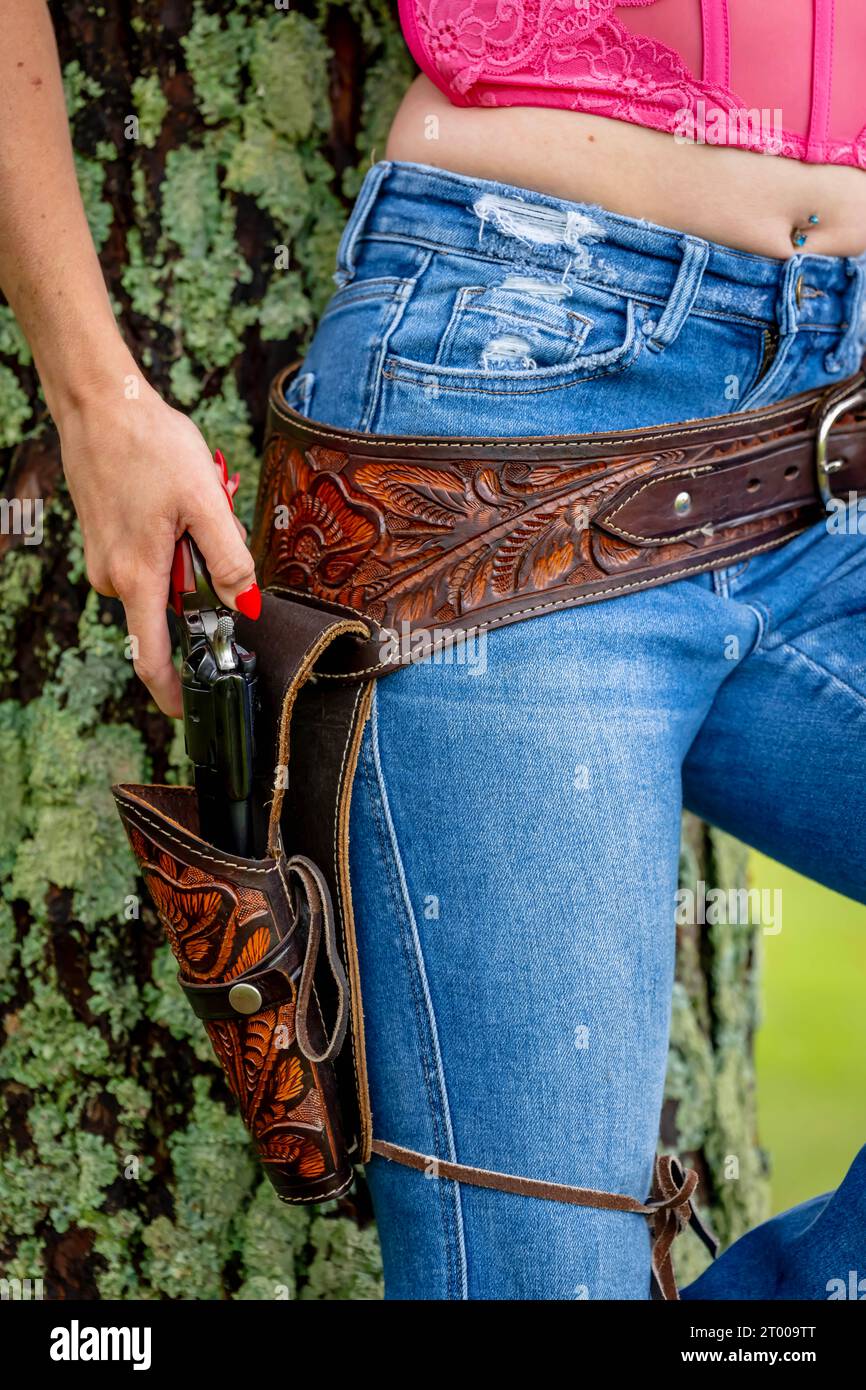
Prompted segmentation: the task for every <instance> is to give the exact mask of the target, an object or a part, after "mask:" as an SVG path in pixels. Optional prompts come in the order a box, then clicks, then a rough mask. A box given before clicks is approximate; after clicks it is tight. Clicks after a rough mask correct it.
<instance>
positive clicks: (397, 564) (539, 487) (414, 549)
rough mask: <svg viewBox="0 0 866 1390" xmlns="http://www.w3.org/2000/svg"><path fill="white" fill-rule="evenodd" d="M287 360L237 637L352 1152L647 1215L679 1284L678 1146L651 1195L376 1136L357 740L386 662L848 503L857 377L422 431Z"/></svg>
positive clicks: (859, 479)
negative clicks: (793, 391)
mask: <svg viewBox="0 0 866 1390" xmlns="http://www.w3.org/2000/svg"><path fill="white" fill-rule="evenodd" d="M292 371H293V369H292V368H288V369H287V370H286V371H285V372H282V373H280V374H278V376H277V377H276V379H275V380H274V382H273V384H272V387H271V395H270V403H269V417H268V428H267V436H266V446H265V458H264V465H263V468H262V473H261V479H260V486H259V496H258V502H257V507H256V520H255V525H254V532H253V542H252V545H253V552H254V554H255V555H256V559H257V564H258V568H259V576H260V581H261V583H262V587H263V588H264V589H265V608H264V611H263V615H262V619H261V620H260V622H259V623H257V624H255V625H254V626H253V625H248V626H246V627H245V628H244V627H243V624H242V625H241V626H242V632H241V636H242V639H243V640H245V641H246V642H247V643H248V645H249V646H251V647H253V648H254V649H256V650H258V651H259V652H260V653H261V655H262V662H261V670H262V692H261V693H262V702H263V718H264V724H265V726H266V727H267V726H268V724H269V723H270V724H274V723H275V722H277V723H279V724H280V727H281V728H282V730H283V736H284V738H286V739H287V740H288V742H287V746H288V747H290V753H289V762H290V766H291V768H292V773H291V776H290V777H289V778H288V788H287V790H286V791H285V792H283V791H279V792H275V793H274V794H273V802H272V812H271V814H272V818H273V817H274V815H275V814H276V815H277V816H278V818H279V820H280V828H281V835H282V839H283V841H284V842H285V845H286V849H287V852H291V853H292V854H297V855H301V856H307V857H308V858H309V860H310V861H312V862H314V863H315V864H317V865H318V866H319V868H320V869H321V870H322V872H323V874H324V875H325V878H326V879H327V881H328V887H329V889H330V893H331V897H332V900H333V904H334V912H335V914H336V917H337V919H338V931H337V933H336V935H337V940H338V942H339V944H340V949H341V956H342V959H343V961H344V965H345V972H346V976H347V978H348V981H349V985H350V996H351V1006H350V1015H351V1026H350V1028H349V1031H348V1036H349V1038H350V1046H347V1047H346V1048H344V1050H343V1052H344V1058H345V1056H347V1055H348V1056H349V1058H350V1061H351V1066H349V1065H344V1066H343V1068H342V1070H341V1068H340V1067H339V1066H338V1068H337V1071H338V1076H341V1077H342V1082H341V1085H342V1088H343V1089H342V1092H341V1094H342V1096H343V1127H344V1130H345V1131H346V1133H347V1134H348V1135H350V1136H352V1143H351V1151H352V1152H353V1154H354V1156H355V1157H356V1158H357V1159H359V1160H360V1161H362V1162H364V1161H366V1160H367V1159H368V1158H369V1156H370V1155H371V1153H376V1154H378V1155H380V1156H381V1157H382V1158H385V1159H388V1160H390V1161H393V1162H398V1163H404V1164H407V1165H409V1166H410V1167H414V1168H416V1169H422V1170H424V1171H425V1172H426V1173H428V1174H430V1175H432V1176H435V1177H438V1178H440V1179H443V1180H448V1181H456V1182H459V1183H466V1184H470V1185H476V1186H483V1187H491V1188H496V1189H498V1190H500V1191H505V1192H511V1193H514V1194H517V1195H520V1196H524V1197H535V1198H541V1199H544V1200H552V1201H563V1202H569V1203H573V1204H578V1205H586V1206H596V1207H602V1208H606V1209H608V1210H619V1211H631V1212H635V1213H640V1214H642V1215H644V1216H645V1217H646V1218H647V1219H648V1220H649V1223H650V1228H651V1234H652V1250H653V1256H652V1270H653V1281H652V1290H653V1295H654V1296H655V1297H662V1298H676V1296H677V1292H676V1282H675V1279H674V1274H673V1268H672V1264H671V1243H672V1241H673V1238H674V1236H675V1235H676V1234H677V1233H678V1231H680V1230H682V1229H683V1227H684V1226H685V1225H686V1224H690V1225H692V1226H693V1227H694V1228H695V1229H696V1231H697V1232H698V1234H699V1236H700V1237H701V1239H702V1240H703V1241H704V1243H705V1244H706V1245H707V1246H708V1247H709V1248H710V1249H711V1250H714V1248H715V1243H714V1241H713V1239H712V1237H711V1236H710V1235H709V1234H708V1233H707V1231H706V1230H705V1228H704V1227H703V1226H702V1225H701V1223H700V1221H699V1220H698V1218H697V1214H696V1212H695V1209H694V1206H693V1203H692V1197H693V1193H694V1190H695V1186H696V1183H697V1175H696V1174H695V1172H694V1171H693V1170H688V1171H683V1170H682V1169H681V1168H680V1166H679V1164H678V1163H677V1161H676V1159H674V1158H673V1157H671V1156H669V1155H664V1156H661V1157H659V1158H658V1159H657V1160H656V1167H655V1174H654V1179H653V1185H652V1190H651V1193H650V1195H649V1197H648V1198H647V1199H646V1200H642V1199H641V1198H636V1197H634V1196H629V1195H626V1194H622V1193H603V1192H596V1191H593V1190H591V1189H586V1188H581V1187H577V1186H569V1185H563V1184H558V1183H551V1182H545V1181H542V1180H540V1179H538V1178H534V1177H530V1176H520V1175H515V1174H508V1173H501V1172H498V1171H495V1170H492V1169H489V1168H480V1167H477V1166H475V1165H472V1164H468V1163H460V1162H458V1161H457V1156H456V1155H453V1154H452V1155H425V1154H421V1153H418V1152H417V1151H415V1150H412V1149H409V1148H406V1147H404V1146H402V1145H400V1144H397V1143H394V1142H391V1141H390V1139H389V1138H387V1137H383V1138H379V1137H378V1136H376V1137H374V1117H373V1115H372V1114H371V1110H370V1098H369V1091H368V1087H367V1080H366V1067H365V1062H364V1026H363V1010H362V1001H361V992H360V972H359V967H358V959H357V951H356V948H355V931H354V918H353V912H352V897H351V885H350V882H349V867H348V865H349V861H348V835H349V803H350V798H351V788H352V780H353V777H354V771H355V766H356V762H357V757H358V750H359V747H360V741H361V735H362V733H363V726H364V723H365V720H366V717H367V712H368V710H369V707H370V702H371V698H372V687H373V684H374V682H375V679H376V678H377V677H380V676H385V675H387V674H389V672H391V671H393V670H395V669H397V668H398V667H400V666H401V665H404V664H408V663H410V662H412V661H415V660H419V659H423V658H425V657H427V656H429V655H431V654H432V653H435V652H436V651H437V650H439V649H440V648H445V647H447V646H451V645H454V644H456V643H459V642H460V641H465V640H468V639H469V637H470V636H471V635H472V634H477V633H481V632H487V631H489V630H491V629H495V628H496V627H498V626H501V625H502V624H505V623H510V622H516V621H518V620H522V619H525V618H529V617H534V616H537V615H541V614H544V613H549V612H553V611H555V610H556V609H558V608H566V607H570V606H576V605H579V604H584V603H594V602H598V601H599V600H601V599H606V598H613V597H615V596H617V595H620V594H627V593H632V592H634V591H636V590H638V589H643V588H647V587H649V586H650V585H655V584H663V583H666V582H669V581H671V580H674V579H677V578H680V577H682V576H686V575H691V574H699V573H701V572H703V571H707V570H710V569H714V568H717V567H719V566H723V565H728V564H731V563H734V562H735V561H739V560H744V559H747V558H748V557H749V556H750V555H757V554H760V553H761V552H763V551H767V550H770V549H772V548H773V547H774V546H777V545H780V544H782V542H784V541H785V540H786V539H788V538H789V537H791V536H794V535H797V534H798V533H799V532H801V531H803V530H805V529H806V528H807V527H809V526H811V525H814V524H815V522H816V521H818V520H819V519H820V518H821V517H822V516H823V515H825V513H826V512H827V510H828V509H832V510H839V511H841V510H842V508H843V507H844V505H845V504H846V502H847V501H848V500H849V496H850V494H852V493H858V492H859V491H860V490H861V489H862V488H864V487H866V379H864V376H863V375H862V373H859V374H858V375H857V376H855V377H853V378H851V379H849V380H847V381H845V382H842V383H840V384H839V386H838V387H836V388H834V389H832V390H825V391H821V392H808V393H805V394H803V395H799V396H794V397H792V398H790V399H789V400H787V401H783V402H782V403H780V404H778V405H774V406H770V407H767V408H765V409H761V410H755V411H750V412H744V413H742V414H738V415H730V416H724V417H722V418H719V419H709V420H691V421H687V422H685V423H684V424H677V425H665V426H658V427H652V428H647V429H637V430H625V431H618V432H614V433H605V434H590V435H575V436H574V437H572V438H564V437H559V436H556V437H545V438H538V439H508V440H501V439H464V438H459V439H442V438H417V439H413V438H408V437H402V436H397V437H394V436H378V435H377V436H374V435H369V434H359V433H355V432H353V431H352V430H344V429H331V428H329V427H326V426H321V425H318V424H316V423H314V422H311V421H309V420H307V419H305V418H304V417H303V416H301V415H299V414H297V413H296V412H295V411H293V410H292V409H291V408H290V407H289V406H288V405H287V404H286V400H285V393H286V387H287V385H288V381H289V378H290V376H291V374H292ZM311 610H313V612H311ZM311 620H313V621H314V622H316V623H318V624H319V625H320V627H321V629H322V631H323V632H325V631H326V630H328V631H337V629H338V627H341V628H342V629H345V628H346V626H347V625H349V626H351V627H352V628H353V631H352V632H346V631H343V633H342V635H341V636H339V637H338V638H337V639H336V640H334V641H330V642H327V643H324V644H323V643H320V648H319V650H320V655H319V656H317V658H316V661H315V663H314V665H313V666H312V671H313V679H311V680H307V681H306V682H305V683H304V684H303V685H302V687H301V688H299V689H296V690H295V691H294V693H293V694H291V696H288V695H287V693H286V692H287V690H288V684H287V679H286V675H285V671H286V669H288V668H291V669H292V670H296V669H299V667H300V666H301V665H302V664H303V662H304V661H305V660H306V661H307V666H308V668H310V663H309V660H308V653H309V651H310V650H311V647H310V636H309V632H310V622H311ZM263 624H264V627H263ZM358 624H360V625H362V627H363V628H364V629H366V632H367V634H368V635H367V636H366V637H361V636H359V635H358V632H357V625H358ZM304 634H306V636H305V635H304ZM305 652H306V653H307V656H305V654H304V653H305ZM274 653H276V654H277V656H278V659H273V654H274ZM289 707H290V713H288V714H287V713H286V710H287V708H289ZM289 726H290V727H289ZM287 730H288V732H287ZM283 756H284V755H283ZM278 762H279V758H278ZM274 805H278V806H279V807H280V809H279V810H278V811H277V812H276V813H275V811H274V809H273V806H274Z"/></svg>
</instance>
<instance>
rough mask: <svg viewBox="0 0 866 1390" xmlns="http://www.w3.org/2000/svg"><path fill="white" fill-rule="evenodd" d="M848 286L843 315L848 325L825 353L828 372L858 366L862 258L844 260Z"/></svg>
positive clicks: (864, 278)
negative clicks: (832, 346) (837, 341)
mask: <svg viewBox="0 0 866 1390" xmlns="http://www.w3.org/2000/svg"><path fill="white" fill-rule="evenodd" d="M845 269H846V271H847V272H848V278H849V280H850V287H849V290H848V295H847V298H846V302H845V317H846V319H847V323H848V327H847V328H846V329H845V332H844V334H843V336H842V337H841V338H840V339H839V343H838V345H837V346H836V347H835V348H833V349H832V350H831V351H830V352H828V353H827V356H826V358H825V359H824V365H825V367H826V368H827V370H828V371H829V372H844V371H850V372H851V373H854V372H856V370H857V368H858V367H859V366H860V355H861V351H862V347H863V324H862V316H863V293H864V282H866V271H864V267H863V262H862V258H861V257H860V256H849V257H848V258H847V259H846V262H845Z"/></svg>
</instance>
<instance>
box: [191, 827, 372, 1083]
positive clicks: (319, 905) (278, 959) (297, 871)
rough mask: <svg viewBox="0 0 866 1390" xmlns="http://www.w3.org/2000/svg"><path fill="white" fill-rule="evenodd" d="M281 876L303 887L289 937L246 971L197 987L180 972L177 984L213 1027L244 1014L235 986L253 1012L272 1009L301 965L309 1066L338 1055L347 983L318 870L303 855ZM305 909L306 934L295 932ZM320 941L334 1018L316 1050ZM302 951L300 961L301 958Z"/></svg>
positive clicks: (298, 1025) (300, 1004) (298, 1012)
mask: <svg viewBox="0 0 866 1390" xmlns="http://www.w3.org/2000/svg"><path fill="white" fill-rule="evenodd" d="M284 874H285V879H286V880H291V879H292V878H295V879H297V880H298V881H299V883H300V887H301V892H300V898H299V903H300V905H293V909H292V915H293V924H292V927H291V930H290V931H289V932H288V933H287V935H286V936H284V937H283V939H282V940H281V941H280V942H278V944H277V945H276V946H275V947H274V948H273V949H272V950H271V951H269V952H268V954H267V955H266V956H263V957H262V959H261V960H259V961H257V962H256V964H255V965H254V966H252V967H251V968H250V969H249V970H245V971H243V972H242V973H240V974H237V975H233V976H232V977H231V978H230V979H228V980H224V981H221V982H220V983H219V984H197V983H196V982H195V981H192V980H187V979H185V978H184V976H183V975H182V974H178V977H177V978H178V983H179V984H180V987H181V989H182V990H183V992H184V994H185V995H186V997H187V999H188V1000H189V1002H190V1004H191V1005H192V1008H193V1012H194V1013H195V1014H196V1015H197V1016H198V1017H199V1018H200V1019H202V1020H204V1022H206V1023H212V1022H215V1021H217V1020H225V1019H236V1018H237V1017H238V1014H239V1013H240V1014H244V1013H246V1012H247V1010H246V1009H245V1008H243V1007H241V1008H238V1007H237V1005H236V1004H235V1003H234V1002H233V996H235V991H236V990H237V988H238V986H239V985H244V986H247V987H248V988H249V989H250V990H251V991H253V997H254V1000H256V1001H257V1002H255V1003H254V1005H253V1009H252V1012H258V1011H259V1010H260V1009H263V1008H273V1007H275V1006H277V1005H279V1004H282V1003H286V1002H287V1001H289V1000H291V999H292V998H294V996H295V985H294V981H295V980H298V965H299V964H300V966H301V971H300V979H299V980H298V983H297V999H296V1003H295V1033H296V1036H297V1040H298V1047H299V1048H300V1050H301V1052H302V1053H303V1055H304V1056H305V1057H306V1058H307V1060H308V1061H309V1062H314V1063H316V1064H319V1063H322V1062H329V1061H331V1059H332V1058H334V1057H336V1056H337V1054H338V1053H339V1051H340V1048H341V1047H342V1045H343V1040H344V1038H345V1036H346V1028H347V1026H348V1022H349V985H348V981H347V980H346V972H345V970H344V969H343V962H342V961H341V959H340V953H339V951H338V949H337V934H336V925H335V921H334V908H333V904H332V901H331V894H330V892H329V891H328V885H327V883H326V882H325V879H324V877H323V875H322V873H321V871H320V870H319V869H318V868H317V867H316V865H315V864H314V863H313V862H312V861H311V860H310V859H307V858H306V857H305V856H304V855H301V854H295V855H293V856H292V858H291V859H289V860H287V861H286V864H285V870H284ZM304 908H306V916H307V922H306V935H305V936H304V934H303V933H302V932H299V927H303V925H304V924H303V922H302V913H303V911H304ZM323 939H324V946H325V959H326V960H327V963H328V968H329V969H330V972H331V975H332V977H333V980H334V987H335V991H336V997H337V1015H336V1019H335V1021H334V1027H333V1030H332V1032H331V1036H330V1038H326V1039H325V1043H324V1046H323V1048H321V1049H320V1050H319V1051H317V1050H316V1048H315V1047H314V1045H313V1041H312V1038H311V1037H310V1027H309V1018H310V1003H311V997H312V995H313V984H314V980H315V974H316V968H317V966H318V963H319V956H320V952H321V947H322V941H323ZM301 949H302V950H303V961H302V962H301V961H300V960H299V953H300V950H301ZM235 997H236V996H235ZM316 1013H317V1010H315V1009H314V1010H313V1014H314V1016H315V1015H316Z"/></svg>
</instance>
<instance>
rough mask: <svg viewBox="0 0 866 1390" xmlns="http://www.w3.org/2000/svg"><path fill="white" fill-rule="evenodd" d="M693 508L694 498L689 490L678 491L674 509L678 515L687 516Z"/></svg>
mask: <svg viewBox="0 0 866 1390" xmlns="http://www.w3.org/2000/svg"><path fill="white" fill-rule="evenodd" d="M691 509H692V498H691V494H690V493H688V492H678V493H677V495H676V497H675V498H674V511H675V512H676V514H677V516H685V514H686V512H690V511H691Z"/></svg>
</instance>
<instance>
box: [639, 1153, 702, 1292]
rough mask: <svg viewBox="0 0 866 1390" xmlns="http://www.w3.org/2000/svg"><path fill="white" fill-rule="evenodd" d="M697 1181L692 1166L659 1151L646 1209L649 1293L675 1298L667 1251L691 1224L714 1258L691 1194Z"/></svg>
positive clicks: (671, 1265)
mask: <svg viewBox="0 0 866 1390" xmlns="http://www.w3.org/2000/svg"><path fill="white" fill-rule="evenodd" d="M697 1185H698V1175H697V1173H696V1172H695V1170H694V1168H686V1169H684V1168H683V1167H682V1164H681V1163H680V1161H679V1159H678V1158H676V1157H675V1156H674V1155H673V1154H659V1155H658V1157H657V1158H656V1163H655V1171H654V1173H653V1185H652V1191H651V1193H650V1198H649V1201H648V1202H647V1204H646V1212H647V1216H648V1219H649V1224H650V1231H651V1233H652V1268H653V1279H654V1287H653V1296H654V1297H655V1298H662V1299H676V1298H677V1297H678V1294H677V1282H676V1278H675V1276H674V1270H673V1261H672V1259H671V1252H672V1247H673V1243H674V1241H675V1240H676V1238H677V1236H678V1235H679V1234H680V1233H681V1232H682V1231H684V1230H685V1229H686V1227H687V1226H691V1227H692V1229H693V1230H694V1231H695V1233H696V1234H697V1235H698V1236H699V1237H700V1239H701V1240H702V1241H703V1243H704V1245H705V1246H706V1248H707V1249H708V1250H709V1252H710V1254H711V1255H712V1256H713V1258H715V1255H716V1251H717V1249H718V1242H717V1241H716V1239H715V1237H714V1236H713V1235H712V1234H711V1233H710V1232H709V1231H708V1230H707V1228H706V1226H704V1224H703V1222H702V1221H701V1219H700V1217H699V1216H698V1214H697V1211H696V1210H695V1208H694V1206H693V1204H692V1197H693V1196H694V1193H695V1189H696V1188H697Z"/></svg>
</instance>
